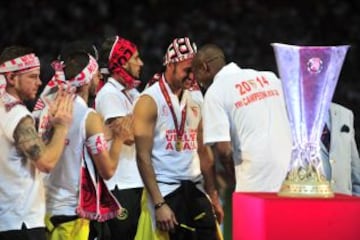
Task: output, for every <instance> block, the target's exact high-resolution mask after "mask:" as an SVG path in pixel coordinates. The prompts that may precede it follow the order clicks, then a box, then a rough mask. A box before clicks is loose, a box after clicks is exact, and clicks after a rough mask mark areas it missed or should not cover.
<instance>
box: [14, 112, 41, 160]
mask: <svg viewBox="0 0 360 240" xmlns="http://www.w3.org/2000/svg"><path fill="white" fill-rule="evenodd" d="M14 139H15V145H16V147H17V148H18V149H19V150H20V152H22V153H23V154H24V155H25V156H26V157H27V158H30V159H31V160H34V161H36V160H38V159H39V158H40V156H41V153H42V152H43V150H44V143H43V142H42V141H41V138H40V137H39V135H38V134H37V132H36V130H35V126H34V123H33V121H32V119H30V118H27V119H24V120H22V121H21V122H20V123H19V125H18V126H17V128H16V130H15V133H14Z"/></svg>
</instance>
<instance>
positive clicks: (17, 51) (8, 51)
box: [0, 45, 33, 64]
mask: <svg viewBox="0 0 360 240" xmlns="http://www.w3.org/2000/svg"><path fill="white" fill-rule="evenodd" d="M30 53H33V49H32V48H29V47H24V46H17V45H14V46H10V47H7V48H5V49H4V50H3V51H2V52H1V54H0V64H3V63H4V62H7V61H9V60H12V59H15V58H18V57H21V56H24V55H27V54H30Z"/></svg>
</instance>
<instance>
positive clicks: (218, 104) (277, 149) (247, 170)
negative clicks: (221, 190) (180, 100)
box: [193, 44, 292, 192]
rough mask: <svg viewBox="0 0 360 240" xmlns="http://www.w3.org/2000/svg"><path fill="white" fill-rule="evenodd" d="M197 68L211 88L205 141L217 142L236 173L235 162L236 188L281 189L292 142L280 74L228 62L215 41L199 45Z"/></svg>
mask: <svg viewBox="0 0 360 240" xmlns="http://www.w3.org/2000/svg"><path fill="white" fill-rule="evenodd" d="M193 71H194V74H195V78H196V80H197V81H198V82H199V84H200V85H202V86H204V87H205V88H207V92H206V94H205V98H204V107H203V118H204V143H205V144H211V145H213V149H215V150H216V151H217V153H218V156H219V159H220V160H222V162H224V163H225V165H226V166H227V167H226V168H227V169H228V171H229V172H230V173H231V172H232V171H233V170H232V168H231V167H229V166H231V165H232V164H234V165H235V176H236V188H235V191H241V192H277V191H278V190H279V189H280V186H281V184H282V182H283V180H284V179H285V177H286V173H287V170H288V167H289V163H290V155H291V146H292V142H291V135H290V127H289V123H288V119H287V113H286V108H285V103H284V99H283V93H282V87H281V82H280V80H279V79H278V78H277V77H276V76H275V74H274V73H272V72H260V71H256V70H253V69H242V68H240V67H239V66H237V65H236V64H235V63H229V64H226V62H225V56H224V53H223V51H222V50H221V49H220V48H219V47H217V46H216V45H213V44H208V45H205V46H203V47H202V48H201V49H200V50H199V52H198V54H197V56H196V57H195V59H194V61H193ZM232 159H233V160H232ZM230 175H231V174H230Z"/></svg>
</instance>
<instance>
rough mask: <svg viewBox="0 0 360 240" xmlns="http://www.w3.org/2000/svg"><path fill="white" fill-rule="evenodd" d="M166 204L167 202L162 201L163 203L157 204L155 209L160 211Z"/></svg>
mask: <svg viewBox="0 0 360 240" xmlns="http://www.w3.org/2000/svg"><path fill="white" fill-rule="evenodd" d="M165 204H166V201H165V200H164V201H161V202H158V203H156V204H154V209H155V210H158V209H159V208H161V207H162V206H164V205H165Z"/></svg>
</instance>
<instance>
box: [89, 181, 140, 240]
mask: <svg viewBox="0 0 360 240" xmlns="http://www.w3.org/2000/svg"><path fill="white" fill-rule="evenodd" d="M142 191H143V188H131V189H123V190H119V189H118V188H117V187H116V188H115V189H114V190H112V191H111V192H112V194H113V195H114V196H115V197H116V199H117V200H118V201H119V203H120V205H121V206H122V207H123V214H122V215H121V216H118V217H116V218H113V219H110V220H108V221H106V222H105V223H98V222H94V221H92V222H91V223H90V237H89V239H94V237H95V236H97V237H98V239H100V240H105V239H106V240H115V239H122V240H127V239H129V240H130V239H131V240H133V239H134V237H135V235H136V231H137V224H138V221H139V217H140V213H141V195H142Z"/></svg>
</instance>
